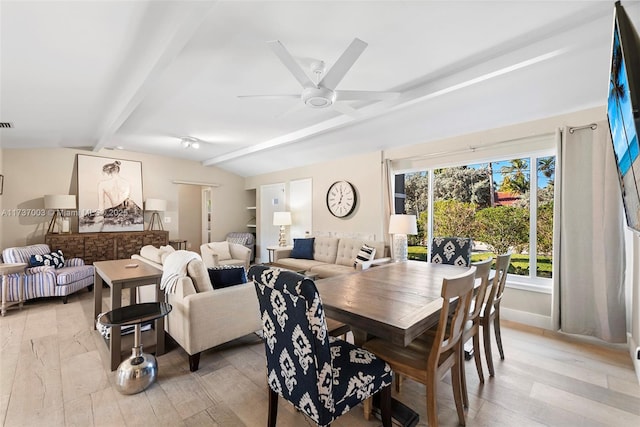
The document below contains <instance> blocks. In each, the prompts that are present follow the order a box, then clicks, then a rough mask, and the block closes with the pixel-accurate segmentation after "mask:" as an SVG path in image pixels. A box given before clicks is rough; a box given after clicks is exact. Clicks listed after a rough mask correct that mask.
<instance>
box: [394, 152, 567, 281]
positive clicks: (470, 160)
mask: <svg viewBox="0 0 640 427" xmlns="http://www.w3.org/2000/svg"><path fill="white" fill-rule="evenodd" d="M544 145H547V144H544ZM549 156H554V157H556V160H557V156H558V154H557V149H556V146H555V144H553V146H552V147H548V146H547V147H544V148H534V149H530V150H521V151H520V150H508V152H506V153H504V154H502V153H491V155H480V154H479V153H477V152H475V150H471V151H469V152H468V156H464V159H463V158H460V157H459V158H458V159H456V160H447V159H446V156H443V157H442V159H440V160H441V161H440V162H437V161H436V162H429V163H430V165H429V166H427V167H414V168H411V169H403V170H394V171H393V174H394V177H395V176H396V175H398V174H409V173H416V172H425V171H426V172H427V173H428V177H429V190H430V191H429V216H428V218H429V221H428V224H427V227H428V235H429V236H432V235H433V202H434V200H433V199H434V195H433V191H432V189H433V184H434V172H433V171H434V170H435V169H441V168H451V167H460V166H468V165H470V164H479V163H489V162H499V161H504V160H509V159H522V158H527V159H528V160H529V175H530V177H529V197H530V200H529V253H530V254H537V244H538V239H537V219H538V191H539V190H540V189H539V188H538V159H540V158H543V157H549ZM456 157H458V156H456ZM556 170H557V163H556ZM534 172H535V173H534ZM533 189H535V194H534V192H533ZM394 191H395V190H394ZM554 198H555V197H554ZM555 221H556V218H555V216H554V227H555ZM428 246H429V245H428ZM430 252H431V248H429V247H427V259H429V258H428V257H429V256H430ZM553 262H555V260H553ZM554 273H555V272H554ZM553 281H554V279H553V277H551V278H547V277H538V276H537V256H535V257H533V258H532V257H529V275H528V276H522V275H517V274H508V275H507V282H506V285H505V286H506V287H507V288H512V289H519V290H526V291H531V292H538V293H545V294H551V293H552V289H553Z"/></svg>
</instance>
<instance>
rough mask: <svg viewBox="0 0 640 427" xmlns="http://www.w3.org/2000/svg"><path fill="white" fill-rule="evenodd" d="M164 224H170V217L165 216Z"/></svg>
mask: <svg viewBox="0 0 640 427" xmlns="http://www.w3.org/2000/svg"><path fill="white" fill-rule="evenodd" d="M164 222H165V223H166V224H169V223H170V222H171V217H170V216H165V217H164Z"/></svg>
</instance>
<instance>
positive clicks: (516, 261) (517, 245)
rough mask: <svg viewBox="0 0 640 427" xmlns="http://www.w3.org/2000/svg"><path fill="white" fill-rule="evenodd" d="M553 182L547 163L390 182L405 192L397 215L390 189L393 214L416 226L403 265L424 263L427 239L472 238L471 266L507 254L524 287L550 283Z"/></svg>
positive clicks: (477, 167) (508, 163)
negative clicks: (413, 219)
mask: <svg viewBox="0 0 640 427" xmlns="http://www.w3.org/2000/svg"><path fill="white" fill-rule="evenodd" d="M532 165H535V166H534V168H535V170H534V171H533V173H532V171H531V168H532ZM554 175H555V156H553V155H545V156H540V155H531V156H521V157H520V156H519V157H511V158H499V159H495V160H491V161H488V162H484V163H469V164H463V165H458V166H449V167H445V168H433V169H429V170H423V171H418V172H412V173H405V174H399V175H396V182H398V180H401V181H402V183H403V186H404V206H403V207H401V206H400V205H401V204H400V203H398V201H401V200H402V199H403V198H402V197H400V196H399V194H398V193H399V189H398V186H396V213H403V212H402V210H401V209H402V208H403V209H404V213H408V214H415V215H416V217H417V218H418V235H417V236H413V237H411V238H410V239H409V245H410V249H409V258H411V259H423V260H426V259H427V256H428V255H427V246H428V243H429V241H430V237H431V236H434V237H439V236H460V237H471V238H472V239H473V240H474V252H473V255H472V260H473V261H479V260H481V259H486V258H487V257H492V256H494V255H495V254H497V253H505V252H507V251H511V253H512V257H511V267H510V271H509V272H510V273H511V274H512V275H517V276H518V277H520V278H521V279H526V280H525V282H526V281H527V280H528V281H529V282H532V281H536V280H537V279H545V278H551V266H552V262H553V259H552V249H553V246H552V243H553V235H552V232H553V195H554V191H553V190H554V188H553V185H554ZM430 189H433V191H430ZM530 254H536V256H534V257H531V256H530Z"/></svg>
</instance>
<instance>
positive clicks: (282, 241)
mask: <svg viewBox="0 0 640 427" xmlns="http://www.w3.org/2000/svg"><path fill="white" fill-rule="evenodd" d="M278 246H282V247H284V246H287V238H286V236H285V230H284V225H281V226H280V238H279V239H278Z"/></svg>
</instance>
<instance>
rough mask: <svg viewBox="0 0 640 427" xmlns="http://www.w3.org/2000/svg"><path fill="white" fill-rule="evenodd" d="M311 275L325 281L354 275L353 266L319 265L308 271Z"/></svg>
mask: <svg viewBox="0 0 640 427" xmlns="http://www.w3.org/2000/svg"><path fill="white" fill-rule="evenodd" d="M307 271H308V272H310V273H315V274H317V275H318V278H320V279H324V278H325V277H333V276H340V275H342V274H349V273H354V272H355V270H354V269H353V266H352V265H350V266H347V265H338V264H318V265H315V266H313V267H311V268H310V269H308V270H307Z"/></svg>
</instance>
